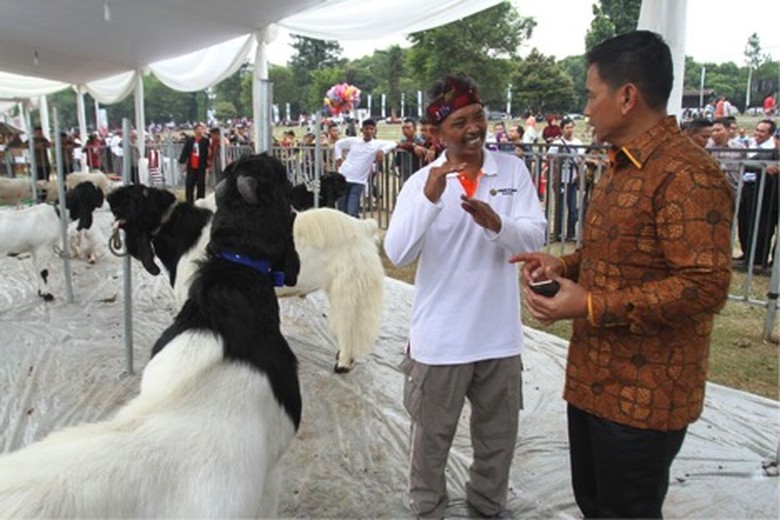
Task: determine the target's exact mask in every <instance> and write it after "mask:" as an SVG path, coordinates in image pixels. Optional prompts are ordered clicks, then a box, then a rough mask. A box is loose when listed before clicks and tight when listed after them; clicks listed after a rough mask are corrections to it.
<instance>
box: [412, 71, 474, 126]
mask: <svg viewBox="0 0 780 520" xmlns="http://www.w3.org/2000/svg"><path fill="white" fill-rule="evenodd" d="M445 85H446V86H445V87H444V92H442V93H441V94H439V96H437V97H436V98H435V99H434V100H433V101H431V102H430V104H429V105H428V108H426V109H425V112H426V114H428V119H429V120H430V122H431V123H433V124H436V125H438V124H439V123H441V122H442V121H444V120H445V119H446V118H447V116H449V115H450V114H452V113H453V112H455V111H456V110H458V109H459V108H463V107H465V106H468V105H473V104H474V103H479V104H480V105H481V104H482V101H481V100H480V99H479V94H478V92H477V88H476V87H474V86H471V85H469V84H468V83H466V82H464V81H461V80H459V79H456V78H447V79H446V80H445Z"/></svg>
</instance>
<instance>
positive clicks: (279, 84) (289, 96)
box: [241, 65, 301, 118]
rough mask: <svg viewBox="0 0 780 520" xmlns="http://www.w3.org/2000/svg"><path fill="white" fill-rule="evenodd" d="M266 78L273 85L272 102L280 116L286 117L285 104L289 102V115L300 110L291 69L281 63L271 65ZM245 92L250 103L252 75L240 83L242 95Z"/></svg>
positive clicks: (296, 86)
mask: <svg viewBox="0 0 780 520" xmlns="http://www.w3.org/2000/svg"><path fill="white" fill-rule="evenodd" d="M268 79H269V80H271V82H272V83H273V85H274V103H276V104H277V105H278V106H279V115H280V117H282V118H284V117H286V113H285V106H286V104H287V103H290V115H291V117H292V114H297V113H299V112H301V106H300V104H299V97H298V85H296V83H295V80H294V79H293V73H292V70H291V69H290V68H289V67H283V66H281V65H271V66H270V67H269V68H268ZM244 92H246V95H247V99H248V100H249V104H250V106H251V104H252V75H251V74H250V75H249V81H247V82H246V87H245V86H244V84H242V85H241V93H242V95H243V94H244Z"/></svg>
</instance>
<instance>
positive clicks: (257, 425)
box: [0, 331, 295, 518]
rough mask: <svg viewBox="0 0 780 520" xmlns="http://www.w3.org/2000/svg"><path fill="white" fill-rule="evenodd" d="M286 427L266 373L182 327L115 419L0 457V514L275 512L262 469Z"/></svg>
mask: <svg viewBox="0 0 780 520" xmlns="http://www.w3.org/2000/svg"><path fill="white" fill-rule="evenodd" d="M193 343H197V344H198V348H192V346H191V345H192V344H193ZM294 435H295V430H294V427H293V424H292V422H291V421H290V419H289V417H288V416H287V415H286V413H285V410H284V408H283V407H282V406H281V405H280V403H279V402H278V401H277V400H276V399H275V398H274V394H273V392H272V391H271V387H270V384H269V382H268V378H267V377H266V376H265V374H262V373H259V372H258V371H257V370H256V369H253V368H250V366H248V365H244V364H241V363H225V362H224V356H223V346H222V341H221V338H218V337H215V335H214V334H213V333H212V332H193V331H188V332H185V333H182V334H180V335H179V336H177V337H176V338H175V339H174V340H173V341H171V342H170V343H168V344H167V345H166V346H165V348H164V349H163V350H162V351H160V352H159V353H158V354H157V355H156V356H155V357H154V358H153V359H152V360H151V361H150V362H149V364H148V365H147V366H146V368H145V370H144V374H143V379H142V382H141V392H140V395H138V397H136V398H135V399H133V400H132V401H130V402H129V403H127V404H126V405H125V406H124V407H122V408H121V409H120V410H119V411H118V412H117V413H116V415H115V416H114V417H113V418H112V419H109V420H107V421H104V422H100V423H96V424H85V425H81V426H76V427H72V428H68V429H65V430H62V431H60V432H56V433H53V434H51V435H49V436H48V437H46V438H45V439H44V440H42V441H40V442H37V443H34V444H31V445H29V446H27V447H26V448H23V449H21V450H19V451H17V452H13V453H11V454H9V455H6V456H4V457H2V458H0V517H8V518H17V517H31V516H35V517H49V518H53V517H82V518H86V517H91V518H116V517H135V518H149V517H179V518H182V517H260V516H268V515H274V514H275V513H276V510H277V501H278V486H279V480H280V479H279V478H278V476H277V474H276V471H275V470H272V471H271V472H270V473H267V469H268V468H274V467H275V466H276V463H277V461H278V460H279V458H280V457H281V455H282V454H283V453H284V451H285V450H286V448H287V445H288V444H289V441H290V440H291V439H292V438H293V436H294Z"/></svg>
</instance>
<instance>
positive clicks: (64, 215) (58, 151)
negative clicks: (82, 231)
mask: <svg viewBox="0 0 780 520" xmlns="http://www.w3.org/2000/svg"><path fill="white" fill-rule="evenodd" d="M53 116H54V156H55V157H56V161H57V194H58V195H59V201H60V224H61V226H60V231H61V239H62V253H63V254H62V262H63V265H64V268H65V295H66V297H67V301H68V303H73V283H72V281H71V272H70V247H69V245H68V212H67V211H66V210H65V168H64V167H63V165H64V162H63V157H62V138H61V137H60V121H59V114H58V113H57V108H56V107H55V108H54V112H53Z"/></svg>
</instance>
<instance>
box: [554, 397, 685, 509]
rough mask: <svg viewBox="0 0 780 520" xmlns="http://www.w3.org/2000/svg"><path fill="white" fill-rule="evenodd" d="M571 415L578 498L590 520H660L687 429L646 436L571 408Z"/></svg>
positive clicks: (644, 432)
mask: <svg viewBox="0 0 780 520" xmlns="http://www.w3.org/2000/svg"><path fill="white" fill-rule="evenodd" d="M567 414H568V419H569V453H570V462H571V477H572V485H573V487H574V498H575V500H576V501H577V505H578V506H579V508H580V510H581V511H582V513H583V514H584V515H585V518H661V517H662V514H661V507H662V506H663V503H664V497H665V496H666V491H667V489H668V488H669V467H670V466H671V465H672V461H673V460H674V457H675V456H676V455H677V453H678V452H679V451H680V447H681V446H682V443H683V439H684V438H685V432H686V429H685V428H684V429H682V430H676V431H669V432H662V431H657V430H642V429H639V428H633V427H630V426H625V425H622V424H617V423H614V422H611V421H607V420H604V419H600V418H599V417H596V416H595V415H592V414H589V413H587V412H584V411H582V410H580V409H578V408H575V407H573V406H571V405H569V406H568V410H567Z"/></svg>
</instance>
